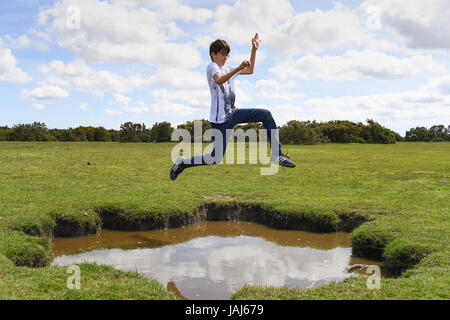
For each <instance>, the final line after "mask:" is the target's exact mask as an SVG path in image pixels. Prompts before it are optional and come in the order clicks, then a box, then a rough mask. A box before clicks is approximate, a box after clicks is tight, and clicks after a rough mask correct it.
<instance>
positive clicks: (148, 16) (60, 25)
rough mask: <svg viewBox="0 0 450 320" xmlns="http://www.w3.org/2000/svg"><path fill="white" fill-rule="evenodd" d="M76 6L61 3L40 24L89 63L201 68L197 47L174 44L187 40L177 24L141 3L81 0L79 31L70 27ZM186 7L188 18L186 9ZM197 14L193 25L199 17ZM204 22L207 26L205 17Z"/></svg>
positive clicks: (67, 1) (41, 16) (44, 13)
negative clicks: (182, 38)
mask: <svg viewBox="0 0 450 320" xmlns="http://www.w3.org/2000/svg"><path fill="white" fill-rule="evenodd" d="M71 4H73V2H72V1H71V0H62V1H60V2H58V3H56V4H55V5H54V6H53V7H51V8H49V9H46V10H44V11H41V12H40V14H39V22H40V24H41V27H44V28H45V27H47V28H49V30H50V31H51V32H53V33H54V34H55V35H56V37H57V39H58V44H59V45H60V46H62V47H64V48H66V49H69V50H72V51H74V52H76V53H77V54H78V55H79V56H80V57H82V58H84V59H86V60H87V61H91V62H104V61H127V62H138V63H147V64H152V65H156V66H175V67H187V68H189V67H196V66H198V65H199V64H200V63H201V58H200V54H199V52H198V51H197V49H196V48H195V46H194V45H193V43H191V42H189V41H188V42H185V43H180V41H179V42H178V43H174V42H171V41H173V40H176V39H177V37H178V36H179V35H181V34H182V30H181V29H179V28H178V27H177V26H176V24H175V23H174V22H166V21H164V19H163V17H162V16H161V15H160V14H159V13H158V12H157V11H152V10H149V9H147V8H145V7H143V6H142V5H141V4H140V3H138V2H134V1H113V2H112V3H108V2H104V1H93V0H79V1H77V6H78V7H79V8H80V21H81V23H80V28H79V29H73V28H72V29H71V28H68V27H67V21H68V19H69V17H70V16H69V15H68V14H67V8H68V7H69V6H70V5H71ZM181 7H182V8H183V11H184V12H186V8H185V7H187V6H181ZM164 8H166V6H164ZM202 12H203V11H202ZM194 13H195V11H193V19H195V18H196V17H197V15H195V17H194ZM174 14H176V13H174ZM200 17H202V18H201V20H202V19H203V17H204V15H203V16H201V15H200ZM180 52H182V53H183V56H182V58H181V57H180Z"/></svg>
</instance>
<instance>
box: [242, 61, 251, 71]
mask: <svg viewBox="0 0 450 320" xmlns="http://www.w3.org/2000/svg"><path fill="white" fill-rule="evenodd" d="M251 65H252V64H251V63H250V61H242V63H241V65H240V66H239V69H240V70H244V69H247V68H250V67H251Z"/></svg>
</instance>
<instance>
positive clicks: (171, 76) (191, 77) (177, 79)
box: [148, 68, 208, 90]
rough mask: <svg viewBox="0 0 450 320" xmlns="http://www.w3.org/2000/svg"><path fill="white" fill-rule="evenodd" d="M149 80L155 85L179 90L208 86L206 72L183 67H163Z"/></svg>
mask: <svg viewBox="0 0 450 320" xmlns="http://www.w3.org/2000/svg"><path fill="white" fill-rule="evenodd" d="M148 80H149V83H150V84H152V85H154V86H160V87H165V88H171V89H177V90H199V89H204V88H205V86H206V87H207V86H208V82H207V81H206V76H205V74H203V73H200V72H194V71H189V70H185V69H182V68H164V69H161V70H159V71H158V72H157V73H156V74H154V75H152V76H150V77H149V79H148Z"/></svg>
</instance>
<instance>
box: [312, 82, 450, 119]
mask: <svg viewBox="0 0 450 320" xmlns="http://www.w3.org/2000/svg"><path fill="white" fill-rule="evenodd" d="M449 85H450V76H449V75H447V76H445V77H441V78H439V79H435V80H432V81H430V82H429V83H428V84H427V85H425V86H423V87H421V88H419V89H418V90H415V91H404V92H399V93H389V94H373V95H368V96H344V97H326V98H318V99H309V100H307V101H305V102H304V105H305V106H306V107H308V108H309V109H311V114H312V115H314V116H315V117H316V119H318V120H323V121H328V120H338V119H340V120H351V121H365V120H366V119H370V118H373V119H376V120H380V119H381V120H384V121H408V120H415V121H421V120H433V121H435V122H441V121H442V119H450V95H449V94H448V92H447V93H446V88H447V89H448V87H447V86H449Z"/></svg>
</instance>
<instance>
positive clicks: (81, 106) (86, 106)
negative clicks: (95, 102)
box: [80, 102, 89, 110]
mask: <svg viewBox="0 0 450 320" xmlns="http://www.w3.org/2000/svg"><path fill="white" fill-rule="evenodd" d="M88 107H89V104H88V103H87V102H82V103H80V109H81V110H87V108H88Z"/></svg>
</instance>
